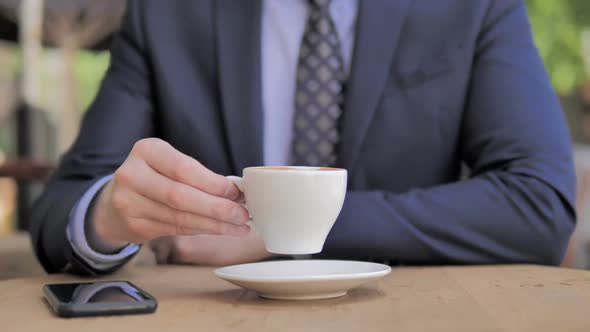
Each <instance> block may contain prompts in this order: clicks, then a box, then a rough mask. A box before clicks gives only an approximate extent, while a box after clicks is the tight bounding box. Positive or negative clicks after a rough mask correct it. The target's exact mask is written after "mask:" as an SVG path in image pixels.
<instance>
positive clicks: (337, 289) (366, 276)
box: [215, 260, 391, 300]
mask: <svg viewBox="0 0 590 332" xmlns="http://www.w3.org/2000/svg"><path fill="white" fill-rule="evenodd" d="M389 272H391V268H390V267H389V266H387V265H383V264H377V263H368V262H355V261H333V260H293V261H269V262H260V263H252V264H240V265H232V266H227V267H223V268H220V269H217V270H215V275H216V276H218V277H219V278H221V279H224V280H227V281H229V282H231V283H232V284H234V285H237V286H240V287H243V288H246V289H251V290H253V291H255V292H257V293H258V295H259V296H261V297H264V298H269V299H282V300H314V299H328V298H333V297H339V296H343V295H346V293H347V292H348V291H349V290H351V289H353V288H356V287H358V286H360V285H362V284H364V283H366V282H368V281H371V280H375V279H378V278H381V277H383V276H385V275H387V274H389Z"/></svg>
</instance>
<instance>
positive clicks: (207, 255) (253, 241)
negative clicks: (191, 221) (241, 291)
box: [150, 230, 271, 266]
mask: <svg viewBox="0 0 590 332" xmlns="http://www.w3.org/2000/svg"><path fill="white" fill-rule="evenodd" d="M150 247H151V248H152V250H153V251H154V254H155V255H156V260H157V261H158V263H160V264H165V263H179V264H198V265H214V266H221V265H233V264H242V263H250V262H255V261H259V260H262V259H265V258H268V257H270V256H271V254H270V253H268V252H267V251H266V249H265V248H264V243H263V242H262V239H261V238H260V236H259V235H258V233H256V232H255V231H254V230H251V231H250V232H249V233H248V235H247V236H244V237H235V236H225V235H222V236H219V235H192V236H172V237H164V238H160V239H156V240H154V241H152V242H151V243H150Z"/></svg>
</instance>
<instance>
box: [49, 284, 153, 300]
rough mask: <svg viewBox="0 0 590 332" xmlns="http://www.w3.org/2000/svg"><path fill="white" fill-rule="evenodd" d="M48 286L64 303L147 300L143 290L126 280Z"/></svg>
mask: <svg viewBox="0 0 590 332" xmlns="http://www.w3.org/2000/svg"><path fill="white" fill-rule="evenodd" d="M48 288H49V289H50V290H51V292H52V293H53V294H54V295H55V297H56V298H57V299H58V300H59V301H60V302H62V303H70V304H85V303H113V302H116V303H134V302H141V301H144V300H147V298H145V297H144V296H143V295H142V294H141V292H140V291H139V290H138V289H137V288H135V287H133V286H132V285H131V284H129V283H127V282H124V281H112V282H108V281H107V282H91V283H80V284H54V285H48Z"/></svg>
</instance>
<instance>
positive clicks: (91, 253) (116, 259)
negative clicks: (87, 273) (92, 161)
mask: <svg viewBox="0 0 590 332" xmlns="http://www.w3.org/2000/svg"><path fill="white" fill-rule="evenodd" d="M112 178H113V175H108V176H105V177H103V178H102V179H100V180H98V181H97V182H96V183H94V184H93V185H92V186H91V187H90V188H89V189H88V190H87V191H86V192H85V193H84V195H82V198H80V200H79V201H78V203H76V205H75V206H74V208H73V209H72V211H71V212H70V220H69V222H68V226H67V228H66V233H67V236H68V240H69V241H70V243H71V244H72V249H73V250H74V252H75V253H76V254H77V255H78V256H79V257H80V258H81V259H82V260H84V261H85V262H86V263H87V264H88V265H90V266H91V267H92V268H94V269H96V270H108V269H110V268H113V267H115V266H117V265H119V264H121V262H123V261H124V260H125V259H126V258H128V257H129V256H131V255H133V254H135V253H136V252H137V251H138V250H139V248H140V246H139V245H137V244H129V245H127V246H125V247H124V248H123V249H121V250H120V251H119V252H118V253H116V254H112V255H106V254H101V253H99V252H96V251H95V250H93V249H92V248H91V247H90V245H89V244H88V239H86V232H85V231H84V224H85V223H86V219H87V218H86V217H87V216H86V214H87V212H88V207H89V206H90V203H91V202H92V200H93V199H94V196H96V194H97V193H98V192H99V191H100V189H102V187H103V186H104V185H105V184H107V182H109V181H110V180H111V179H112Z"/></svg>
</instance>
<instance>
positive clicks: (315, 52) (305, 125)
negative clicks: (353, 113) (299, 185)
mask: <svg viewBox="0 0 590 332" xmlns="http://www.w3.org/2000/svg"><path fill="white" fill-rule="evenodd" d="M330 1H331V0H309V3H310V15H309V18H308V20H307V26H306V28H305V33H304V35H303V39H302V40H301V48H300V49H299V63H298V66H297V84H296V91H295V114H294V119H293V120H294V121H293V127H294V129H293V142H292V149H291V164H292V165H299V166H334V164H335V163H336V158H337V154H336V153H337V147H338V143H339V142H340V133H339V132H338V129H339V128H338V127H339V126H338V124H339V119H340V116H341V114H342V105H343V101H344V83H345V76H346V74H345V72H344V61H343V59H342V54H341V50H342V48H341V47H340V41H339V38H338V34H337V32H336V28H335V27H334V23H333V22H332V19H331V17H330Z"/></svg>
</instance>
